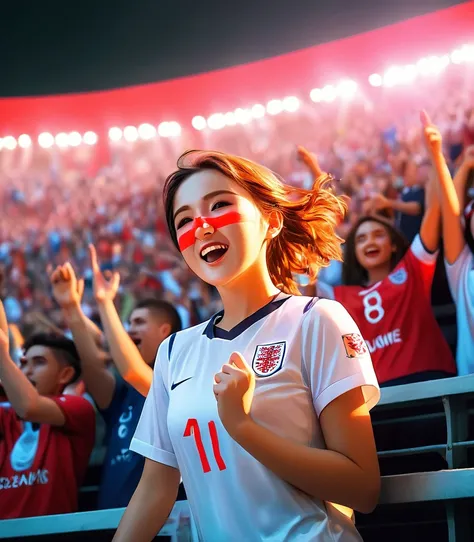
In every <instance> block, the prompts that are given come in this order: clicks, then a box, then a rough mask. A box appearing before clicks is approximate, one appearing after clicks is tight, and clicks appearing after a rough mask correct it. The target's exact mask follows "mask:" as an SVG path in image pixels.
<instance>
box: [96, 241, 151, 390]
mask: <svg viewBox="0 0 474 542" xmlns="http://www.w3.org/2000/svg"><path fill="white" fill-rule="evenodd" d="M89 251H90V256H91V263H92V271H93V274H94V294H95V298H96V300H97V304H98V307H99V313H100V318H101V321H102V325H103V326H104V332H105V336H106V338H107V342H108V344H109V347H110V352H111V354H112V359H113V361H114V364H115V366H116V367H117V369H118V370H119V372H120V374H121V375H122V378H123V379H124V380H126V381H127V382H128V383H129V384H130V385H131V386H133V387H134V388H135V389H136V390H137V391H138V392H139V393H141V394H142V395H143V396H145V397H146V395H147V394H148V390H149V389H150V386H151V383H152V380H153V369H152V368H151V367H150V366H149V365H148V364H147V363H146V362H145V361H144V360H143V358H142V356H141V354H140V352H139V350H138V348H137V347H136V345H135V343H134V342H133V341H132V339H131V338H130V337H129V335H128V333H127V332H126V331H125V328H124V327H123V325H122V322H121V320H120V316H119V315H118V312H117V309H116V308H115V305H114V298H115V295H116V293H117V290H118V287H119V283H120V275H119V274H118V273H117V272H116V273H113V274H112V277H111V278H110V279H109V280H107V279H106V278H105V277H104V276H103V274H102V272H101V271H100V267H99V263H98V261H97V253H96V250H95V247H94V246H93V245H90V247H89Z"/></svg>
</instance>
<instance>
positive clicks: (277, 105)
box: [267, 100, 283, 115]
mask: <svg viewBox="0 0 474 542" xmlns="http://www.w3.org/2000/svg"><path fill="white" fill-rule="evenodd" d="M282 111H283V103H282V101H281V100H270V101H269V102H268V103H267V113H268V114H269V115H278V114H279V113H281V112H282Z"/></svg>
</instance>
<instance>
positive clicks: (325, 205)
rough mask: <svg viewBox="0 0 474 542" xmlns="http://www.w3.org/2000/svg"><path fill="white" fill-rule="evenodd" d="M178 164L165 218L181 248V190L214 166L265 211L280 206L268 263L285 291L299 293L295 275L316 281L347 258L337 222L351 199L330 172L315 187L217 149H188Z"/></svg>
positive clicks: (167, 196) (167, 184) (166, 193)
mask: <svg viewBox="0 0 474 542" xmlns="http://www.w3.org/2000/svg"><path fill="white" fill-rule="evenodd" d="M177 166H178V169H177V170H176V171H175V172H173V173H172V174H171V175H169V176H168V178H167V179H166V182H165V185H164V188H163V203H164V207H165V214H166V221H167V224H168V229H169V232H170V234H171V238H172V240H173V243H174V244H175V246H176V247H178V241H177V236H176V230H175V226H174V221H173V204H174V197H175V194H176V191H177V190H178V188H179V186H180V185H181V184H182V183H183V181H185V180H186V179H187V178H188V177H190V176H191V175H192V174H193V173H196V172H198V171H202V170H205V169H211V170H217V171H219V172H220V173H222V174H223V175H225V176H226V177H228V178H229V179H232V180H233V181H234V182H235V183H237V184H238V185H239V186H241V187H242V188H244V189H245V190H246V191H247V192H248V193H249V194H250V196H251V197H252V199H253V200H254V202H255V204H256V205H257V207H258V208H259V209H260V211H261V212H262V214H263V215H264V216H265V215H268V214H269V213H270V212H272V211H275V210H277V211H279V212H280V213H281V215H282V218H283V227H282V229H281V231H280V233H279V234H278V235H277V236H276V237H274V238H273V239H272V240H271V241H269V243H268V247H267V266H268V271H269V274H270V277H271V279H272V281H273V283H274V284H275V285H276V286H278V287H279V288H280V289H281V290H282V291H283V292H285V293H288V294H295V295H299V294H300V292H299V290H298V285H297V283H296V281H295V279H294V275H295V274H307V275H308V276H309V279H310V282H311V283H313V282H314V281H315V280H316V277H317V275H318V272H319V270H320V269H321V267H326V266H327V265H329V263H330V261H331V260H342V250H341V244H342V242H343V240H342V239H341V238H340V237H339V236H338V235H337V233H336V227H337V225H338V224H339V223H340V221H341V220H342V219H343V218H344V215H345V213H346V211H347V203H346V200H345V198H344V197H343V196H342V197H340V196H336V195H335V193H334V191H333V188H332V186H331V184H332V177H331V176H330V175H327V174H322V175H320V176H319V177H318V178H317V179H316V180H315V181H314V184H313V187H312V188H311V190H304V189H302V188H294V187H292V186H289V185H287V184H285V183H284V182H283V181H282V180H281V179H280V178H279V177H278V176H277V175H276V174H275V173H273V172H272V171H270V170H269V169H268V168H266V167H264V166H261V165H259V164H256V163H255V162H252V161H251V160H247V159H245V158H241V157H239V156H233V155H230V154H225V153H222V152H217V151H188V152H185V153H184V154H183V155H182V156H181V157H180V158H179V159H178V163H177Z"/></svg>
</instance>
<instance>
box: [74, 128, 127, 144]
mask: <svg viewBox="0 0 474 542" xmlns="http://www.w3.org/2000/svg"><path fill="white" fill-rule="evenodd" d="M120 133H122V132H120ZM82 140H83V141H84V143H85V144H86V145H95V144H96V143H97V140H98V138H97V134H96V133H95V132H91V131H89V132H86V133H85V134H84V137H83V138H82Z"/></svg>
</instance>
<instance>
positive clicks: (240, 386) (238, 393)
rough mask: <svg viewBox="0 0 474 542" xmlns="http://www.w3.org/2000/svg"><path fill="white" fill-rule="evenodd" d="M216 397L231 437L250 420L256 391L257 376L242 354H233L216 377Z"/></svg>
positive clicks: (218, 407) (220, 414) (218, 408)
mask: <svg viewBox="0 0 474 542" xmlns="http://www.w3.org/2000/svg"><path fill="white" fill-rule="evenodd" d="M214 380H215V384H214V395H215V396H216V400H217V410H218V412H219V417H220V419H221V422H222V424H223V425H224V427H225V428H226V430H227V432H228V433H229V435H230V436H231V437H233V435H235V434H236V432H237V431H238V430H239V427H241V425H242V424H243V423H244V422H245V421H247V420H248V419H249V414H250V408H251V406H252V400H253V394H254V391H255V374H254V372H253V371H252V369H251V368H250V367H249V366H248V364H247V362H246V361H245V359H244V358H243V356H242V355H241V354H239V353H238V352H233V353H232V354H231V356H230V358H229V362H228V363H226V364H224V365H223V366H222V369H221V371H220V372H219V373H217V374H216V375H215V377H214Z"/></svg>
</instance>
